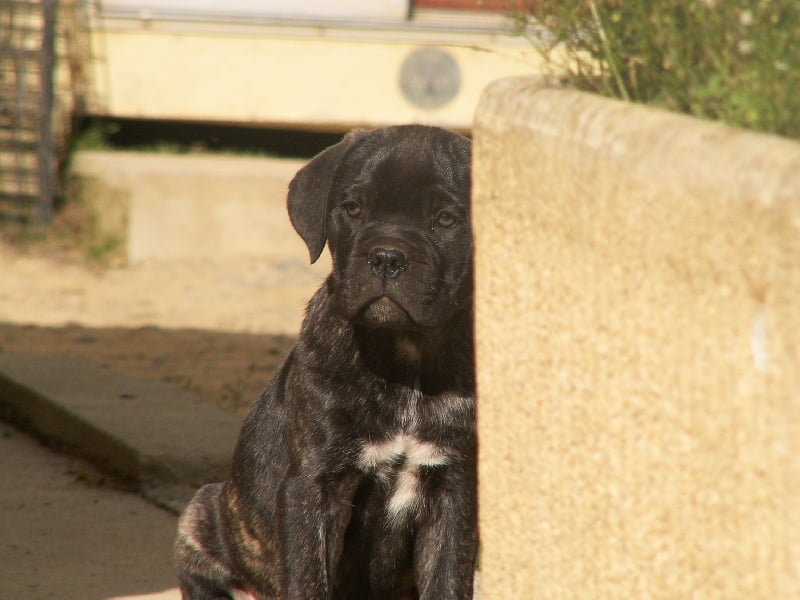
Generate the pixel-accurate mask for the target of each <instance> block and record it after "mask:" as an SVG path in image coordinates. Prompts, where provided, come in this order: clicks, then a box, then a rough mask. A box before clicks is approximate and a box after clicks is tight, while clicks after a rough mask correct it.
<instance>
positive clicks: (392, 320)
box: [288, 125, 472, 330]
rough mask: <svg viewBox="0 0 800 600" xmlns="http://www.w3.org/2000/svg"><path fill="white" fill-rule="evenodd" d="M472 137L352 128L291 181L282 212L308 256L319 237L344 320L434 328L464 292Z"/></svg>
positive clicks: (467, 288) (462, 301) (464, 298)
mask: <svg viewBox="0 0 800 600" xmlns="http://www.w3.org/2000/svg"><path fill="white" fill-rule="evenodd" d="M469 199H470V141H469V140H468V139H467V138H464V137H462V136H459V135H456V134H454V133H451V132H448V131H446V130H443V129H439V128H435V127H424V126H420V125H405V126H397V127H387V128H383V129H375V130H372V131H355V132H353V133H350V134H348V135H347V136H346V137H345V138H344V139H343V140H342V141H341V142H340V143H338V144H336V145H335V146H332V147H330V148H328V149H327V150H325V151H324V152H322V153H321V154H319V155H317V156H316V157H315V158H314V159H312V160H311V162H309V163H308V164H307V165H306V166H304V167H303V168H302V169H300V171H298V173H297V175H296V176H295V178H294V179H293V180H292V182H291V184H290V185H289V198H288V207H289V216H290V218H291V221H292V224H293V225H294V227H295V229H296V230H297V232H298V233H299V234H300V237H302V238H303V240H304V241H305V243H306V245H307V246H308V250H309V253H310V255H311V262H314V261H316V260H317V258H319V255H320V254H321V253H322V250H323V248H324V247H325V242H326V240H327V242H328V246H329V248H330V251H331V256H332V258H333V273H332V276H331V278H330V279H329V285H330V286H331V292H332V294H333V297H334V302H335V303H336V306H337V308H338V310H339V311H340V312H341V313H342V316H344V317H345V318H346V319H348V320H351V321H353V322H358V323H362V324H365V325H367V326H371V327H376V328H383V329H396V330H426V329H434V328H438V327H441V326H442V325H444V324H446V323H447V322H448V321H449V320H450V319H451V318H452V317H453V315H455V314H456V313H457V312H459V311H461V310H464V309H468V308H469V306H470V301H471V295H472V236H471V230H470V208H469Z"/></svg>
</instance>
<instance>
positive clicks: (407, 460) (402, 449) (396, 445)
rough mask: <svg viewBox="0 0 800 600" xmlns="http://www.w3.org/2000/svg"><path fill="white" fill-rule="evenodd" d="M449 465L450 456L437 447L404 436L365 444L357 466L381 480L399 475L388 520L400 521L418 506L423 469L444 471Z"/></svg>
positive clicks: (391, 498) (399, 435)
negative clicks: (440, 469) (376, 475)
mask: <svg viewBox="0 0 800 600" xmlns="http://www.w3.org/2000/svg"><path fill="white" fill-rule="evenodd" d="M449 461H450V457H449V456H448V455H447V453H446V452H444V451H443V450H442V449H441V448H439V447H438V446H437V445H436V444H433V443H432V442H423V441H420V440H418V439H417V438H415V437H414V436H412V435H408V434H405V433H401V434H398V435H396V436H394V437H393V438H390V439H388V440H385V441H383V442H374V443H369V442H367V443H364V446H363V448H362V449H361V454H360V455H359V457H358V466H359V467H361V468H362V469H364V470H365V471H374V472H375V473H376V474H378V476H379V477H387V478H388V477H389V475H390V474H391V473H396V474H397V476H396V477H395V480H394V484H393V488H392V491H391V496H390V497H389V503H388V505H387V507H386V510H387V513H388V516H389V518H390V519H392V520H397V519H399V518H400V517H401V516H403V515H404V514H406V513H407V512H409V511H410V510H413V509H414V508H416V507H417V505H418V504H419V501H420V499H421V490H420V480H419V470H420V467H441V466H444V465H446V464H448V462H449Z"/></svg>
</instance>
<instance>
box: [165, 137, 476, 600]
mask: <svg viewBox="0 0 800 600" xmlns="http://www.w3.org/2000/svg"><path fill="white" fill-rule="evenodd" d="M469 198H470V142H469V140H468V139H466V138H464V137H461V136H458V135H456V134H453V133H450V132H447V131H445V130H442V129H438V128H433V127H423V126H417V125H409V126H399V127H389V128H385V129H376V130H373V131H356V132H353V133H351V134H349V135H347V136H346V137H345V138H344V140H343V141H342V142H340V143H339V144H337V145H335V146H332V147H331V148H328V149H327V150H325V151H324V152H322V153H321V154H319V155H318V156H316V157H315V158H314V159H313V160H312V161H311V162H310V163H309V164H307V165H306V166H305V167H303V168H302V169H301V170H300V171H299V172H298V173H297V175H296V176H295V178H294V180H293V181H292V182H291V184H290V186H289V198H288V205H289V216H290V217H291V220H292V224H293V225H294V227H295V229H296V230H297V232H298V233H299V234H300V236H301V237H302V238H303V240H304V241H305V243H306V245H307V246H308V249H309V252H310V254H311V261H312V262H314V261H315V260H316V259H317V258H318V257H319V255H320V254H321V252H322V250H323V248H324V246H325V242H326V240H327V241H328V244H329V248H330V251H331V255H332V257H333V271H332V273H331V274H330V275H329V277H328V278H327V280H326V281H325V283H324V284H323V286H322V287H321V288H320V289H319V291H318V292H317V293H316V294H315V295H314V297H313V298H312V299H311V301H310V303H309V305H308V308H307V314H306V318H305V321H304V323H303V327H302V331H301V334H300V338H299V340H298V342H297V345H296V347H295V348H294V350H293V351H292V353H291V354H290V355H289V357H288V358H287V359H286V362H285V363H284V365H283V367H282V368H281V369H280V371H279V372H278V373H277V374H276V375H275V376H274V377H273V378H272V381H270V383H269V384H268V386H267V388H266V389H265V391H264V393H263V394H262V396H261V398H260V399H259V400H258V401H257V402H256V404H255V406H254V407H253V409H252V411H251V413H250V415H249V416H248V417H247V420H246V421H245V423H244V426H243V428H242V432H241V435H240V437H239V442H238V445H237V448H236V452H235V455H234V459H233V469H232V474H231V478H230V479H229V480H228V481H226V482H224V483H220V484H211V485H206V486H205V487H203V488H202V489H200V491H198V493H197V495H196V496H195V497H194V499H193V500H192V502H191V503H190V504H189V506H188V507H187V509H186V511H185V513H184V514H183V516H182V518H181V520H180V524H179V531H178V540H177V543H176V557H177V568H178V578H179V581H180V586H181V590H182V592H183V597H184V598H194V599H206V598H235V599H239V598H257V599H266V598H287V599H309V598H375V599H379V600H391V599H394V598H397V599H399V598H424V599H431V600H444V599H448V598H471V597H472V580H473V569H474V566H475V557H476V549H477V523H476V520H477V500H476V492H477V490H476V466H475V460H476V439H475V382H474V370H473V343H472V237H471V232H470V221H469V219H470V211H469Z"/></svg>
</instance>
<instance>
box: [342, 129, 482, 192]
mask: <svg viewBox="0 0 800 600" xmlns="http://www.w3.org/2000/svg"><path fill="white" fill-rule="evenodd" d="M388 141H389V142H390V143H386V142H385V141H382V140H371V139H366V140H364V142H363V143H361V144H357V145H356V146H355V147H354V148H353V149H352V150H351V153H350V156H348V160H345V161H343V163H342V165H341V171H340V173H339V177H338V178H337V179H338V182H339V184H340V188H339V190H337V191H338V195H340V196H343V195H346V194H347V193H349V192H353V191H355V192H363V193H365V194H367V195H368V196H369V199H370V200H371V201H373V202H375V203H377V204H381V205H383V204H387V205H395V206H399V205H403V204H406V203H408V202H410V201H411V200H413V199H415V198H418V197H419V196H420V195H421V194H423V193H424V192H426V191H431V190H437V189H438V190H440V191H442V192H446V193H449V194H452V195H454V196H457V197H461V198H462V199H463V200H464V202H467V201H468V200H469V155H468V148H467V152H465V151H464V149H463V148H459V147H457V146H454V145H453V144H449V143H447V140H439V139H436V138H433V137H431V136H407V137H402V138H397V139H395V140H388ZM381 142H383V143H381Z"/></svg>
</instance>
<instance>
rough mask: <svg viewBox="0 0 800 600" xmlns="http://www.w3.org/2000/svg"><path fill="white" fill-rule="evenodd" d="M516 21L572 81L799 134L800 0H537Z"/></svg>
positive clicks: (601, 90) (759, 127)
mask: <svg viewBox="0 0 800 600" xmlns="http://www.w3.org/2000/svg"><path fill="white" fill-rule="evenodd" d="M515 20H516V23H517V26H518V28H517V31H518V32H519V33H524V34H526V35H529V36H535V37H536V46H537V47H538V48H540V49H541V51H542V53H543V54H544V56H545V58H546V60H547V63H548V64H549V65H550V66H551V67H553V71H554V72H556V73H558V76H559V77H560V78H561V79H563V81H564V83H566V84H568V85H572V86H575V87H577V88H579V89H584V90H589V91H593V92H598V93H601V94H604V95H608V96H612V97H615V98H620V99H623V100H631V101H635V102H642V103H646V104H652V105H656V106H660V107H663V108H668V109H671V110H676V111H679V112H684V113H688V114H691V115H694V116H697V117H701V118H707V119H714V120H721V121H725V122H727V123H730V124H733V125H738V126H743V127H748V128H751V129H756V130H760V131H766V132H770V133H776V134H780V135H785V136H787V137H800V43H798V40H800V2H798V1H797V0H666V1H664V2H650V1H649V0H607V1H605V2H603V1H595V0H531V1H529V2H526V3H524V8H523V9H521V10H518V11H517V12H516V13H515ZM542 32H543V33H542Z"/></svg>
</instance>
